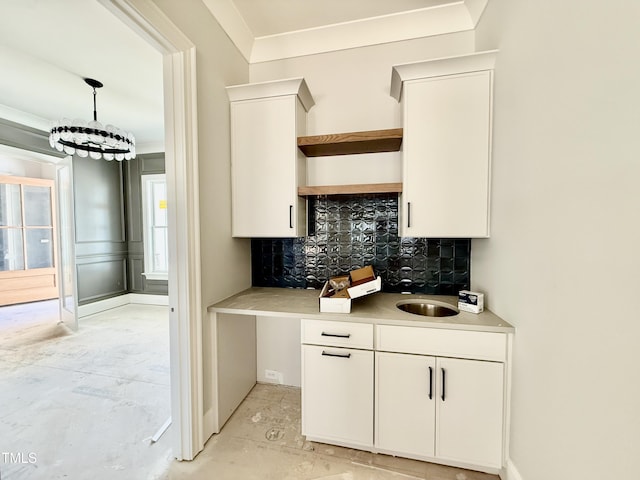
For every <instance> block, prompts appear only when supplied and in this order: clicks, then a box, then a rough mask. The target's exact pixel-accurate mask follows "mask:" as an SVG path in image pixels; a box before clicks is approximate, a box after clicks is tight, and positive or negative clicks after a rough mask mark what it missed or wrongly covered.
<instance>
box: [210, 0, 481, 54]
mask: <svg viewBox="0 0 640 480" xmlns="http://www.w3.org/2000/svg"><path fill="white" fill-rule="evenodd" d="M203 1H204V3H205V5H206V6H207V7H208V8H209V10H210V11H211V13H212V14H213V16H214V17H215V18H216V19H217V21H218V22H219V23H220V25H221V26H222V28H223V29H224V30H225V31H226V33H227V35H228V36H229V38H230V39H231V40H232V41H233V43H234V44H235V45H236V47H237V48H238V50H239V51H240V52H241V53H242V55H243V56H244V58H245V59H246V60H247V61H248V62H249V63H260V62H268V61H272V60H280V59H284V58H294V57H301V56H305V55H314V54H319V53H326V52H333V51H338V50H346V49H349V48H358V47H364V46H368V45H379V44H383V43H391V42H397V41H402V40H412V39H415V38H423V37H430V36H434V35H442V34H447V33H455V32H462V31H468V30H473V29H474V28H475V27H476V25H477V23H478V20H479V19H480V16H481V15H482V12H483V11H484V9H485V7H486V5H487V2H488V0H458V1H453V2H451V3H449V4H445V5H438V6H434V7H427V8H421V9H417V10H410V11H407V12H400V13H395V14H390V15H381V16H377V17H370V18H364V19H360V20H354V21H350V22H344V23H336V24H332V25H326V26H322V27H316V28H309V29H304V30H296V31H291V32H285V33H281V34H277V35H267V36H262V37H256V38H254V37H253V35H252V34H251V31H250V30H249V27H248V26H247V24H246V23H245V22H244V19H243V18H242V16H241V15H240V12H238V10H237V9H236V8H235V5H234V4H233V1H232V0H203Z"/></svg>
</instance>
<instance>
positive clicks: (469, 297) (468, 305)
mask: <svg viewBox="0 0 640 480" xmlns="http://www.w3.org/2000/svg"><path fill="white" fill-rule="evenodd" d="M458 309H459V310H463V311H465V312H471V313H480V312H482V311H483V310H484V293H480V292H472V291H471V290H460V292H458Z"/></svg>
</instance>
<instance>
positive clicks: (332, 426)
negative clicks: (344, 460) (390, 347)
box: [302, 345, 373, 448]
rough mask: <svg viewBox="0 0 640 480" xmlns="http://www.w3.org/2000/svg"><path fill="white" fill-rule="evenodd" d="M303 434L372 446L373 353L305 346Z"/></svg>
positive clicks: (330, 440) (329, 441)
mask: <svg viewBox="0 0 640 480" xmlns="http://www.w3.org/2000/svg"><path fill="white" fill-rule="evenodd" d="M302 434H303V435H306V436H307V437H308V438H309V439H310V440H319V441H326V442H328V443H336V444H338V445H347V446H354V447H363V448H371V447H372V445H373V352H372V351H370V350H355V349H347V348H335V347H322V346H316V345H303V346H302Z"/></svg>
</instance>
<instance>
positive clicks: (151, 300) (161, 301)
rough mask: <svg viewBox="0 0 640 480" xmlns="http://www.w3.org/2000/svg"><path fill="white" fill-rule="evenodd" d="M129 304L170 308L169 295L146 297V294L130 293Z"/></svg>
mask: <svg viewBox="0 0 640 480" xmlns="http://www.w3.org/2000/svg"><path fill="white" fill-rule="evenodd" d="M128 295H129V299H130V302H129V303H136V304H138V305H161V306H164V307H168V306H169V295H146V294H144V293H129V294H128Z"/></svg>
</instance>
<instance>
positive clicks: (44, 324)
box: [0, 302, 498, 480]
mask: <svg viewBox="0 0 640 480" xmlns="http://www.w3.org/2000/svg"><path fill="white" fill-rule="evenodd" d="M51 305H53V307H52V306H51ZM51 305H49V306H47V304H46V302H41V303H39V304H36V310H31V311H30V312H26V311H25V310H24V309H21V308H17V307H3V308H2V309H0V478H1V479H2V480H27V479H28V480H40V479H42V480H44V479H46V480H52V479H66V480H84V479H87V480H103V479H104V480H107V479H109V480H156V479H161V480H182V479H193V480H204V479H206V480H210V479H213V478H215V479H216V480H253V479H256V480H257V479H260V480H311V479H323V480H385V479H409V480H411V479H428V480H497V479H498V477H496V476H493V475H487V474H482V473H478V472H472V471H469V470H463V469H458V468H450V467H444V466H440V465H435V464H430V463H426V462H418V461H414V460H407V459H401V458H394V457H390V456H387V455H375V454H372V453H368V452H362V451H357V450H351V449H347V448H341V447H335V446H330V445H324V444H320V443H314V442H307V441H306V440H305V438H304V437H303V436H302V435H301V433H300V389H298V388H294V387H285V386H276V385H263V384H258V385H256V386H255V387H254V389H253V390H252V391H251V393H250V394H249V396H248V397H247V398H246V399H245V401H244V402H243V403H242V404H241V405H240V407H239V408H238V409H237V410H236V412H235V413H234V414H233V416H232V417H231V419H230V420H229V422H228V423H227V424H226V425H225V427H224V428H223V430H222V432H221V433H220V434H219V435H215V436H214V437H212V438H211V439H209V441H208V442H207V444H206V446H205V449H204V451H203V452H201V453H200V454H199V455H198V456H197V457H196V459H195V460H194V461H192V462H176V461H172V455H171V445H170V444H171V438H170V434H171V430H169V431H168V432H167V433H166V434H165V435H164V436H162V437H161V438H160V440H159V441H158V442H157V443H154V444H151V443H150V441H149V439H150V437H151V436H152V435H153V434H154V433H156V431H157V430H158V428H160V427H161V426H162V424H163V423H164V422H165V420H166V419H167V418H168V416H169V414H170V403H169V402H170V400H169V399H170V391H169V341H168V330H169V329H168V323H169V322H168V313H167V307H157V306H147V305H127V306H124V307H120V308H116V309H113V310H109V311H107V312H104V313H101V314H97V315H93V316H91V317H86V318H84V319H81V322H80V330H79V331H78V332H77V333H71V332H69V331H68V330H67V329H66V328H65V327H63V326H61V325H58V324H57V322H56V319H57V314H56V313H55V312H56V311H55V308H57V307H55V303H53V304H51ZM54 307H55V308H54ZM4 453H12V454H14V457H13V460H17V459H19V460H23V461H20V462H7V461H6V460H11V459H10V458H8V457H6V456H5V458H3V454H4ZM16 454H19V455H20V458H18V457H17V456H16ZM31 454H33V456H30V455H31ZM31 459H33V460H34V461H30V460H31Z"/></svg>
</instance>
